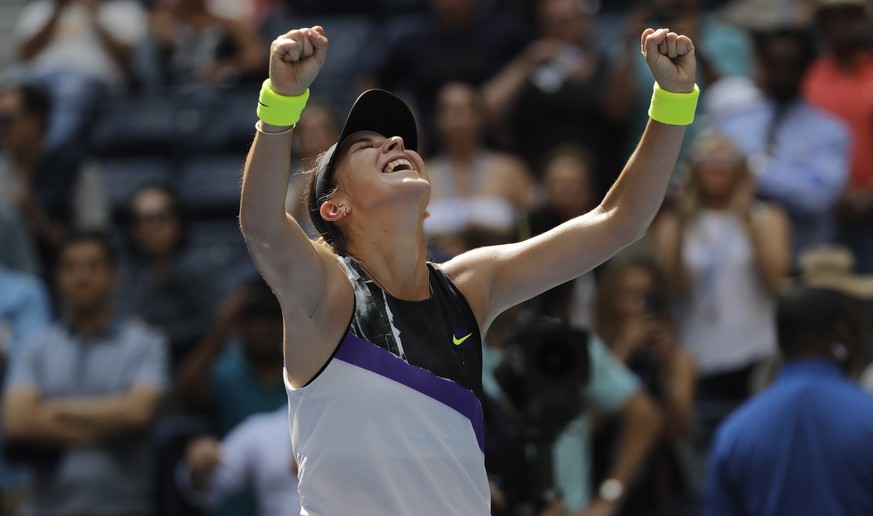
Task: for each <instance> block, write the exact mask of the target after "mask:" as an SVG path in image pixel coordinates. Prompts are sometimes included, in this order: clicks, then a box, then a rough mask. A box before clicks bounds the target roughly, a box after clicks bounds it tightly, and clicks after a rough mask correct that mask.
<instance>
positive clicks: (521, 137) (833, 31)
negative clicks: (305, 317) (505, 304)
mask: <svg viewBox="0 0 873 516" xmlns="http://www.w3.org/2000/svg"><path fill="white" fill-rule="evenodd" d="M316 24H318V25H322V26H324V28H325V31H326V34H327V36H328V38H329V39H330V41H331V44H330V48H329V51H328V61H327V64H326V65H325V67H324V68H323V70H322V72H321V74H320V76H319V77H318V79H317V80H316V82H315V83H314V85H313V87H312V99H311V100H310V102H309V106H308V107H307V108H306V110H305V111H304V113H303V116H302V119H301V120H300V122H299V123H298V125H297V128H296V130H295V137H294V138H295V154H294V156H293V161H292V163H293V165H292V166H293V170H292V176H291V181H290V183H289V188H288V195H287V202H286V210H287V211H288V213H290V214H292V215H293V216H295V217H296V218H297V220H299V221H301V223H302V225H303V226H304V228H308V231H310V233H311V234H312V235H315V234H316V233H315V232H314V230H312V228H311V226H309V225H308V221H307V220H306V219H307V214H306V213H305V212H306V210H305V209H304V208H303V206H305V204H304V203H303V202H302V201H301V198H302V195H303V192H302V188H303V184H304V183H305V174H306V173H307V170H308V168H309V167H310V166H311V165H312V163H313V160H314V158H315V157H316V156H318V155H319V153H321V152H323V151H324V150H326V149H327V148H328V147H329V146H330V145H331V144H332V143H334V142H335V141H336V139H337V137H338V134H339V130H340V127H341V123H342V120H341V116H342V115H341V113H344V112H345V110H346V109H347V108H348V107H349V106H350V105H351V102H352V101H353V100H354V98H355V97H356V96H357V94H358V93H360V92H361V91H363V90H364V89H366V88H371V87H380V88H385V89H389V90H391V91H393V92H395V93H398V94H399V95H401V96H402V97H403V98H404V99H406V100H407V101H408V102H409V103H410V105H411V106H413V109H414V111H415V113H416V116H417V119H418V121H419V125H420V131H421V138H420V141H421V142H422V143H421V145H420V146H421V147H422V154H423V155H424V156H425V158H426V162H427V166H428V171H429V174H430V178H431V200H430V205H429V213H430V216H429V218H428V219H427V220H426V222H425V231H426V233H427V236H428V238H429V241H430V244H429V245H430V251H431V254H432V259H433V261H436V262H440V261H443V260H445V259H448V258H451V257H452V256H455V255H457V254H459V253H462V252H464V251H465V250H468V249H470V248H473V247H478V246H481V245H491V244H500V243H507V242H512V241H515V240H518V239H525V238H531V237H535V236H536V235H538V234H541V233H543V232H546V231H549V230H550V229H552V228H554V227H555V226H557V225H559V224H561V223H563V222H565V221H567V220H569V219H571V218H573V217H575V216H578V215H581V214H583V213H586V212H588V211H589V210H591V209H594V208H595V207H596V206H597V205H598V203H599V201H600V199H602V197H603V195H604V194H605V192H606V191H607V190H608V189H609V187H610V186H611V184H612V183H613V181H614V180H615V178H616V177H617V176H618V174H619V172H621V167H622V166H623V164H624V163H625V162H626V160H627V157H628V156H629V155H630V154H631V153H632V152H633V151H634V146H635V144H636V142H637V141H638V139H639V136H640V135H641V133H642V131H643V130H644V128H645V124H646V122H647V120H648V117H647V107H648V104H649V99H650V97H651V89H652V80H651V75H650V74H649V73H648V71H647V69H646V65H645V61H644V60H643V59H642V58H641V56H640V54H639V36H640V33H641V32H642V30H643V29H644V28H645V27H649V26H652V27H670V28H671V29H672V30H674V31H676V32H679V33H684V34H686V35H688V36H690V37H691V38H692V40H693V41H694V43H695V53H696V57H697V62H698V75H699V77H698V84H699V85H700V87H701V90H702V91H703V93H702V96H701V102H700V105H699V107H698V112H697V116H696V121H695V122H694V124H693V125H692V126H690V127H689V129H688V131H687V133H686V140H685V145H684V147H683V150H682V153H681V156H680V160H679V163H678V165H677V167H676V169H675V171H674V173H673V180H672V184H671V188H670V191H669V193H668V197H667V200H666V201H665V203H664V206H663V208H662V210H661V213H660V214H659V215H658V217H657V218H656V219H655V221H654V222H653V224H652V226H651V228H650V230H649V232H648V233H647V234H646V235H644V236H643V237H642V238H641V239H640V240H639V241H638V242H637V243H636V244H634V245H633V246H631V247H629V248H627V249H626V250H624V251H623V252H622V253H621V254H619V255H618V256H617V257H615V258H614V259H612V260H610V261H609V262H608V263H606V264H604V265H602V266H600V267H598V268H597V269H595V270H594V271H591V272H589V273H587V274H585V275H584V276H582V277H580V278H578V279H577V280H575V281H573V282H570V283H567V284H565V285H561V286H559V287H557V288H555V289H553V290H551V291H548V292H546V293H545V294H542V295H540V296H538V297H536V298H534V299H532V300H530V301H529V302H527V303H525V304H524V305H522V306H520V307H517V308H514V309H512V310H510V311H509V312H507V313H505V314H504V315H503V316H501V318H500V319H499V320H498V321H497V322H496V323H495V324H494V326H493V327H492V328H491V329H490V330H489V332H488V334H486V335H485V349H484V371H483V382H484V385H485V392H486V399H483V400H482V402H483V407H484V409H485V415H486V421H487V422H488V431H487V432H488V435H487V437H486V439H487V442H486V450H487V452H486V465H487V468H488V470H489V475H490V479H491V487H492V511H493V513H494V514H503V515H516V514H580V515H590V516H596V515H619V514H620V515H625V516H634V515H640V516H649V515H651V516H661V515H664V516H682V515H695V514H700V513H706V514H713V515H714V514H735V515H736V514H765V513H764V512H758V511H756V510H754V508H755V507H763V506H768V507H770V508H771V510H772V508H773V507H783V508H784V507H790V505H780V503H783V502H784V500H781V499H780V500H775V501H774V499H773V497H772V496H771V498H770V499H769V501H767V500H766V499H767V492H760V491H759V490H756V489H755V487H756V486H761V485H768V486H769V484H767V483H768V482H774V480H773V479H774V478H776V479H777V480H776V482H777V484H778V485H776V486H775V487H768V488H769V489H772V491H770V492H771V493H773V492H776V493H781V495H780V496H781V497H784V498H786V499H788V498H790V493H791V492H792V490H804V489H812V490H825V491H827V490H828V489H833V490H835V492H836V491H839V490H841V489H855V490H857V492H858V493H861V494H859V498H858V500H859V501H858V504H859V505H858V507H861V508H860V509H857V508H853V509H850V508H845V507H844V508H843V510H845V512H839V511H836V510H835V509H833V507H831V506H826V505H825V506H821V507H815V508H810V507H806V508H801V509H796V510H794V509H793V510H789V509H784V511H787V512H779V510H777V511H776V512H770V513H767V514H873V501H871V500H870V499H869V498H870V496H871V493H873V485H871V484H870V478H873V473H871V470H870V466H869V465H870V464H873V457H870V453H871V452H870V451H869V450H871V449H873V447H871V446H870V445H869V436H870V435H873V434H871V433H873V397H871V395H870V394H865V393H864V392H862V391H863V390H865V389H866V390H867V392H868V393H870V392H873V367H871V366H870V363H871V361H873V331H871V317H873V310H871V303H870V300H871V299H873V2H870V1H868V0H786V1H780V2H775V1H766V0H730V1H727V0H722V1H707V0H624V1H618V0H610V1H608V2H599V1H596V0H373V1H369V2H359V1H356V0H248V1H245V2H235V1H232V0H31V1H23V2H20V9H19V10H18V18H17V21H16V23H15V30H14V34H11V35H8V37H7V38H8V39H9V41H10V43H11V44H14V45H15V46H16V48H17V60H16V61H15V62H14V63H11V64H10V65H9V66H8V67H7V68H6V69H3V70H0V76H2V82H0V371H2V372H0V374H2V377H3V404H2V431H0V446H2V455H0V494H2V513H3V514H22V515H37V516H41V515H150V514H161V515H174V514H217V515H250V514H263V515H279V514H297V513H298V512H299V500H298V499H297V492H296V471H297V466H296V463H295V461H294V457H293V455H292V452H291V449H290V441H289V438H288V422H287V398H286V394H285V387H284V382H283V378H282V364H283V356H282V337H283V334H282V332H283V326H282V324H283V323H282V313H281V309H280V308H279V304H278V302H277V301H276V299H275V297H274V296H273V294H272V292H271V291H270V289H269V287H267V286H266V284H265V283H264V282H263V281H262V280H261V278H260V276H259V275H258V274H257V272H256V270H255V268H254V265H253V264H252V263H251V260H250V258H249V256H248V254H247V252H246V250H245V243H244V242H243V240H242V236H241V235H240V233H239V229H238V224H237V221H236V215H237V212H238V201H239V185H240V175H241V167H242V163H243V161H244V159H245V152H246V147H247V144H248V143H249V142H250V140H251V138H252V135H253V134H254V123H255V121H256V117H255V105H256V101H257V93H258V90H259V88H260V83H261V82H262V81H263V80H264V78H266V77H267V57H268V48H269V44H270V42H271V41H272V40H273V39H274V38H275V37H276V36H278V35H279V34H281V33H283V32H285V31H287V30H290V29H293V28H297V27H301V26H312V25H316ZM557 323H559V324H560V326H558V327H559V328H563V329H564V330H565V332H564V333H563V334H562V335H563V336H565V337H567V338H568V339H569V338H570V337H572V339H571V340H572V342H573V346H571V347H575V348H578V349H576V350H575V351H573V352H570V351H568V350H567V349H564V348H561V347H560V346H557V344H556V342H558V341H561V339H560V338H557V337H556V338H555V339H552V340H548V339H543V338H541V337H542V335H550V334H551V333H549V332H538V331H532V329H533V330H536V329H537V328H540V329H541V328H546V327H548V328H553V329H554V328H555V326H549V325H550V324H557ZM543 325H545V326H543ZM286 331H289V332H293V331H294V329H293V328H287V329H286ZM538 335H539V337H538ZM561 342H563V341H561ZM550 346H551V347H550ZM525 349H527V351H525ZM531 349H534V350H537V349H542V350H545V351H544V352H543V354H541V355H537V354H536V353H534V352H532V351H530V350H531ZM580 350H581V351H580ZM513 356H515V357H518V356H521V357H522V361H523V364H522V367H521V374H516V375H515V376H514V377H513V378H514V380H512V378H511V376H512V375H507V374H506V370H507V367H506V366H505V364H506V363H507V362H509V358H510V357H513ZM504 358H506V360H504ZM288 359H289V360H293V357H288ZM516 365H517V364H516ZM516 373H518V371H516ZM513 382H514V383H513ZM519 382H520V383H521V386H520V384H519ZM804 382H806V383H804ZM809 382H813V383H809ZM814 382H818V383H814ZM828 382H829V383H828ZM840 382H842V383H840ZM532 385H536V386H538V388H539V389H540V391H539V392H542V393H549V392H550V393H553V394H554V393H559V392H564V394H566V395H567V397H566V399H565V398H561V397H560V396H558V395H557V394H556V396H558V399H545V395H543V396H544V399H543V400H542V401H543V403H556V405H555V406H560V407H562V409H561V410H560V411H556V412H561V413H562V414H561V416H562V417H561V418H560V420H558V418H557V416H555V418H546V419H535V420H531V419H530V418H529V417H528V416H529V413H530V410H529V409H530V407H529V406H527V405H530V404H533V403H534V402H535V401H537V400H538V398H536V394H535V393H536V392H537V390H536V389H534V390H532V391H530V392H532V393H534V394H528V395H526V396H518V395H517V394H518V393H519V392H521V391H520V390H519V389H521V390H524V388H531V386H532ZM810 385H813V386H817V387H816V388H814V389H813V388H812V387H810ZM556 386H562V387H561V388H560V389H558V388H556ZM568 386H569V387H570V388H569V389H566V388H565V387H568ZM792 389H793V390H792ZM803 389H808V390H806V391H804V390H803ZM568 392H572V393H577V394H578V396H577V395H576V394H568ZM796 393H801V394H798V396H801V397H802V398H803V400H804V402H803V403H802V404H799V405H797V406H795V405H792V403H793V404H798V403H799V402H798V401H797V399H796V398H792V396H793V395H794V394H796ZM831 395H832V397H828V396H831ZM768 396H769V397H768ZM577 398H578V399H577ZM750 400H751V401H750ZM546 406H548V405H546ZM571 406H572V407H577V409H574V410H572V411H570V410H569V409H567V407H571ZM739 407H742V408H739ZM834 411H836V412H834ZM840 411H842V412H840ZM565 412H566V413H565ZM832 413H833V414H837V415H834V416H833V417H831V414H832ZM846 414H850V415H852V417H846V418H844V419H842V420H841V422H840V423H839V425H837V426H836V427H835V426H833V425H834V423H833V421H834V419H833V418H835V417H840V418H842V417H843V416H844V415H846ZM768 418H769V419H768ZM793 418H801V419H797V420H796V419H793ZM829 424H830V425H831V426H828V425H829ZM780 425H783V426H785V425H787V426H785V428H784V432H785V433H784V434H780V435H776V433H777V430H776V428H783V426H780ZM817 425H818V426H817ZM798 428H800V429H801V430H804V429H805V430H806V433H804V432H803V431H801V430H797V429H798ZM836 428H839V429H840V430H839V431H837V430H836ZM795 430H796V431H795ZM807 434H809V435H807ZM864 436H867V437H864ZM864 439H866V443H867V444H866V446H863V445H860V446H858V443H859V442H865V441H864ZM839 446H843V447H844V448H846V449H849V450H851V449H855V450H857V457H856V459H857V462H858V464H855V463H852V464H848V463H846V462H841V461H840V460H838V459H834V457H844V456H845V454H842V455H841V454H840V453H839V452H838V450H837V448H838V447H839ZM853 446H854V447H855V448H853ZM762 447H763V448H762ZM768 447H769V449H776V448H779V449H780V450H782V452H783V453H782V455H778V456H775V457H774V458H772V460H768V461H764V462H766V464H763V463H762V464H756V463H755V460H763V459H762V457H763V455H764V454H763V452H761V451H760V450H761V449H768ZM835 447H837V448H835ZM859 448H860V449H863V448H866V450H868V451H863V450H860V449H859ZM532 450H533V451H532ZM755 450H758V452H757V454H756V452H755ZM835 450H837V451H835ZM798 453H799V454H803V455H810V456H815V457H817V459H816V460H817V462H816V461H813V462H811V463H806V462H801V463H798V462H796V460H797V459H796V454H798ZM792 457H794V458H793V459H792ZM823 457H824V458H823ZM810 460H812V459H810ZM792 461H794V462H792ZM864 462H866V464H867V466H863V463H864ZM806 467H808V468H818V469H816V470H814V471H808V470H804V469H803V468H806ZM865 467H866V469H864V468H865ZM744 468H745V469H744ZM762 468H763V469H762ZM767 468H775V469H773V470H772V472H771V473H772V474H770V475H764V473H763V472H766V471H771V470H768V469H767ZM798 468H800V469H801V470H803V471H806V473H807V475H808V476H809V477H815V478H820V479H826V478H830V477H829V475H831V473H832V472H839V473H838V474H839V475H840V477H839V478H840V481H839V483H838V484H839V485H836V484H837V482H836V481H834V482H833V485H831V484H829V485H831V487H822V486H821V485H820V484H816V483H812V484H809V485H807V486H805V484H804V483H803V480H802V479H797V482H794V480H795V479H794V478H793V477H792V473H791V472H792V471H793V472H794V473H793V475H799V474H798V473H797V471H798ZM756 472H757V473H756ZM835 474H837V473H835ZM756 475H757V476H756ZM864 482H867V484H866V485H865V484H864ZM745 486H748V488H747V489H746V488H745ZM804 486H805V487H804ZM556 492H557V493H559V496H558V497H557V499H556V498H555V496H554V494H555V493H556ZM863 493H866V495H865V494H863ZM773 496H776V495H773ZM865 496H866V498H864V497H865ZM777 498H779V496H777ZM837 498H839V497H838V496H836V495H835V498H834V499H837ZM784 503H788V502H784ZM767 504H770V505H767ZM774 504H775V505H774ZM864 504H868V505H864ZM743 511H746V512H743ZM797 511H801V512H797ZM803 511H813V512H803ZM834 511H836V512H834Z"/></svg>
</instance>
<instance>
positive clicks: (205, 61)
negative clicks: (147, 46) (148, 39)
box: [151, 0, 266, 88]
mask: <svg viewBox="0 0 873 516" xmlns="http://www.w3.org/2000/svg"><path fill="white" fill-rule="evenodd" d="M151 30H152V34H153V36H154V38H155V42H156V43H157V47H158V54H159V61H160V68H161V73H162V75H163V81H162V83H164V84H168V85H170V86H174V87H178V88H185V87H188V88H190V87H191V86H203V85H217V86H230V85H234V84H236V83H238V82H240V81H241V80H250V79H252V78H253V77H255V76H260V75H262V74H263V72H264V70H265V67H266V62H265V61H264V57H263V56H264V54H265V52H264V49H263V44H262V43H261V40H260V37H259V36H258V34H257V32H256V31H255V30H254V29H253V28H252V27H251V26H250V25H248V24H246V23H244V22H242V21H239V20H235V19H231V18H225V17H223V16H219V15H217V14H215V13H213V12H212V11H210V10H209V8H208V6H207V2H206V0H162V1H160V2H159V3H158V6H157V7H156V8H155V9H154V11H153V12H152V16H151Z"/></svg>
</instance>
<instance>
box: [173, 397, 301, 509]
mask: <svg viewBox="0 0 873 516" xmlns="http://www.w3.org/2000/svg"><path fill="white" fill-rule="evenodd" d="M176 479H177V483H178V485H179V488H180V489H181V490H182V492H183V493H184V494H185V496H186V498H187V499H188V500H190V501H191V502H193V503H194V504H195V505H198V506H200V507H203V508H212V507H215V506H217V505H218V504H219V503H220V502H221V501H223V500H224V499H225V498H226V497H227V496H228V495H230V494H234V493H236V492H238V491H240V490H241V489H242V488H243V487H246V486H250V487H253V488H254V490H255V493H256V500H257V506H258V514H260V515H262V516H296V515H298V514H300V498H299V497H298V495H297V463H296V462H295V460H294V454H293V453H292V451H291V438H290V437H289V435H288V407H287V406H286V405H282V406H281V407H279V408H278V409H276V410H274V411H273V412H269V413H265V414H255V415H253V416H250V417H249V418H247V419H246V420H245V421H243V422H242V423H240V424H239V425H238V426H236V427H235V428H234V429H233V430H232V431H231V432H230V433H229V434H228V435H227V437H225V438H224V439H223V440H222V441H220V442H219V441H218V440H217V439H215V438H214V437H212V436H202V437H198V438H197V439H195V440H194V441H192V442H190V443H189V444H188V447H187V451H186V453H185V461H184V462H183V463H182V464H181V465H180V468H179V470H178V471H177V475H176Z"/></svg>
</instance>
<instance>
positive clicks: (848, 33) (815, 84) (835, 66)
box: [803, 0, 873, 273]
mask: <svg viewBox="0 0 873 516" xmlns="http://www.w3.org/2000/svg"><path fill="white" fill-rule="evenodd" d="M816 5H817V7H818V10H817V17H816V19H817V21H818V26H819V29H820V31H821V34H822V36H823V37H824V42H825V45H826V46H827V49H828V54H827V55H825V56H822V57H819V58H818V59H817V60H816V61H815V62H814V63H813V64H812V66H811V67H810V70H809V73H808V74H807V75H806V79H805V80H804V84H803V89H804V93H805V96H806V98H807V100H809V102H810V103H811V104H813V105H814V106H816V107H818V108H820V109H822V110H824V111H826V112H828V113H831V114H832V115H834V116H836V117H838V118H840V119H841V120H842V121H843V122H845V124H846V125H847V126H848V128H849V130H850V131H851V132H852V139H853V145H852V155H851V164H850V172H849V180H848V182H847V184H846V188H845V190H843V192H842V194H841V196H840V198H839V200H838V201H837V210H836V212H837V221H838V233H837V238H838V239H839V240H840V241H841V242H843V243H844V244H846V245H848V246H849V247H850V248H851V249H852V251H853V252H854V254H855V257H856V258H857V260H858V269H859V271H861V272H866V273H873V230H871V227H873V122H871V120H873V50H871V48H869V47H870V45H869V44H868V42H867V41H866V40H871V41H873V37H871V35H870V22H869V20H867V19H865V16H864V15H865V12H864V11H865V9H866V8H867V7H868V6H869V5H870V2H869V1H868V0H816Z"/></svg>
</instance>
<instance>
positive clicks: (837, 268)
mask: <svg viewBox="0 0 873 516" xmlns="http://www.w3.org/2000/svg"><path fill="white" fill-rule="evenodd" d="M800 283H802V284H804V285H807V286H810V287H816V288H826V289H829V290H834V291H836V292H839V293H841V294H845V295H847V296H850V297H854V298H858V299H873V275H862V274H855V258H854V257H853V256H852V252H851V251H849V249H848V248H846V247H844V246H838V245H827V246H816V247H812V248H809V249H807V250H805V251H803V252H802V253H801V254H800Z"/></svg>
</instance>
